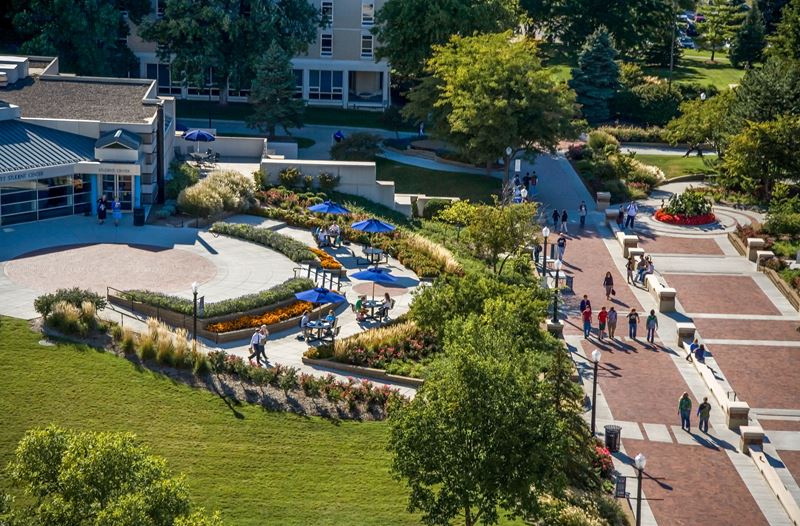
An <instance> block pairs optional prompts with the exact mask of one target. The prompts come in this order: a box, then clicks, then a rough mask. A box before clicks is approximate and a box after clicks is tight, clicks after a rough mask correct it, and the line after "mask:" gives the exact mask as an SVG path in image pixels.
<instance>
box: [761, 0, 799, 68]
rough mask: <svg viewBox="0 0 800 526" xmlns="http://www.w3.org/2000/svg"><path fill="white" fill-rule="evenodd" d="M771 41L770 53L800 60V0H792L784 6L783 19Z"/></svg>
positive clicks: (779, 56) (783, 57)
mask: <svg viewBox="0 0 800 526" xmlns="http://www.w3.org/2000/svg"><path fill="white" fill-rule="evenodd" d="M770 43H771V44H772V46H771V47H770V48H769V54H770V55H772V56H774V57H776V58H780V59H784V60H785V59H789V60H795V61H800V0H791V2H789V3H788V4H787V5H786V7H784V8H783V14H782V16H781V21H780V23H779V24H778V29H777V31H776V33H775V35H774V36H773V37H772V38H770Z"/></svg>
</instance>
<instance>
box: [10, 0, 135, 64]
mask: <svg viewBox="0 0 800 526" xmlns="http://www.w3.org/2000/svg"><path fill="white" fill-rule="evenodd" d="M149 5H150V2H149V1H148V0H125V1H122V0H120V1H117V2H98V1H96V0H31V1H30V2H26V3H24V4H22V6H23V8H22V9H21V10H19V11H18V12H17V13H16V14H15V15H14V18H13V23H14V27H15V28H16V30H17V33H19V34H20V35H21V36H22V37H23V38H25V41H24V42H23V43H22V47H21V50H22V52H23V53H29V54H33V55H57V56H58V57H59V64H60V67H61V70H62V71H69V72H74V73H77V74H79V75H96V76H127V75H128V74H129V73H131V72H134V71H136V64H137V62H136V57H135V56H134V55H133V53H132V52H131V51H130V49H129V48H128V46H127V44H126V43H125V40H124V39H125V37H127V36H128V33H129V29H128V23H127V21H126V20H125V18H124V16H123V14H122V10H123V9H124V10H127V11H128V16H129V17H130V18H131V19H132V20H133V21H138V20H140V19H141V16H142V15H143V14H144V12H146V10H147V9H149Z"/></svg>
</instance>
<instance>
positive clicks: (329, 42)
mask: <svg viewBox="0 0 800 526" xmlns="http://www.w3.org/2000/svg"><path fill="white" fill-rule="evenodd" d="M319 54H320V55H322V56H323V57H330V56H331V55H333V35H332V34H330V33H323V34H322V35H320V37H319Z"/></svg>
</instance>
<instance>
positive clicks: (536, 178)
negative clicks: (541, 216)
mask: <svg viewBox="0 0 800 526" xmlns="http://www.w3.org/2000/svg"><path fill="white" fill-rule="evenodd" d="M537 184H539V176H538V175H536V170H534V171H533V175H532V176H531V191H530V195H531V197H533V196H534V195H536V185H537Z"/></svg>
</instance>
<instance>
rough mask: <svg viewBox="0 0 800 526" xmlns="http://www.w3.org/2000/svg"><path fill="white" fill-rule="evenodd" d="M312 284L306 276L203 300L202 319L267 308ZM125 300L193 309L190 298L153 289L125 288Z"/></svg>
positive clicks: (183, 310) (183, 311) (188, 311)
mask: <svg viewBox="0 0 800 526" xmlns="http://www.w3.org/2000/svg"><path fill="white" fill-rule="evenodd" d="M313 287H314V282H313V281H312V280H310V279H307V278H292V279H288V280H286V281H284V282H283V283H281V284H279V285H275V286H274V287H272V288H269V289H267V290H262V291H261V292H256V293H254V294H246V295H244V296H239V297H237V298H231V299H227V300H222V301H218V302H215V303H206V305H205V312H204V313H203V316H202V317H204V318H214V317H216V316H225V315H226V314H234V313H236V312H245V311H249V310H253V309H258V308H261V307H268V306H270V305H274V304H276V303H278V302H281V301H284V300H287V299H289V298H293V297H294V295H295V293H297V292H301V291H304V290H308V289H310V288H313ZM123 296H124V297H125V299H128V300H132V301H138V302H139V303H144V304H145V305H149V306H151V307H159V308H162V309H169V310H171V311H175V312H178V313H180V314H186V315H191V314H192V310H193V308H194V304H193V303H192V300H189V299H186V298H181V297H178V296H172V295H169V294H163V293H161V292H153V291H149V290H127V291H125V292H124V293H123Z"/></svg>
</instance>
